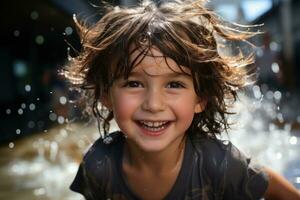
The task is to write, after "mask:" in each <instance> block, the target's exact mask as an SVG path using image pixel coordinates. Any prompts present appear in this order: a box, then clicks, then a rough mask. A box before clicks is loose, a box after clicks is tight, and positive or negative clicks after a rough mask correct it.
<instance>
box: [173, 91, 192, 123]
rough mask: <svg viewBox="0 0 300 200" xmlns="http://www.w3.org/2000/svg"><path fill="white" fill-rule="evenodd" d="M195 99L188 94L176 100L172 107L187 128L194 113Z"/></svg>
mask: <svg viewBox="0 0 300 200" xmlns="http://www.w3.org/2000/svg"><path fill="white" fill-rule="evenodd" d="M195 106H196V100H195V99H194V98H188V96H186V97H184V98H181V99H180V101H177V102H176V105H175V106H174V108H176V115H177V117H178V118H179V119H180V120H181V121H182V122H184V124H185V126H186V127H187V128H188V127H189V126H190V125H191V123H192V121H193V118H194V115H195Z"/></svg>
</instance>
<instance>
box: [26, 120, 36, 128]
mask: <svg viewBox="0 0 300 200" xmlns="http://www.w3.org/2000/svg"><path fill="white" fill-rule="evenodd" d="M27 126H28V128H34V127H35V123H34V121H29V122H28V124H27Z"/></svg>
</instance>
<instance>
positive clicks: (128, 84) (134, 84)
mask: <svg viewBox="0 0 300 200" xmlns="http://www.w3.org/2000/svg"><path fill="white" fill-rule="evenodd" d="M142 86H143V85H142V83H140V82H139V81H127V82H126V83H125V84H124V86H123V87H130V88H136V87H142Z"/></svg>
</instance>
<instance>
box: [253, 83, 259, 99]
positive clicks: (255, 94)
mask: <svg viewBox="0 0 300 200" xmlns="http://www.w3.org/2000/svg"><path fill="white" fill-rule="evenodd" d="M252 90H253V94H254V97H255V98H256V99H260V98H261V91H260V87H259V86H257V85H255V86H253V88H252Z"/></svg>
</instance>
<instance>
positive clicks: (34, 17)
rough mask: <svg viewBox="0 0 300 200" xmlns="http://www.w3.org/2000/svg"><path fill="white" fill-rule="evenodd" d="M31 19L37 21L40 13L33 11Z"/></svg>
mask: <svg viewBox="0 0 300 200" xmlns="http://www.w3.org/2000/svg"><path fill="white" fill-rule="evenodd" d="M30 18H31V19H33V20H37V19H38V18H39V13H38V12H37V11H35V10H34V11H32V12H31V13H30Z"/></svg>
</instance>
